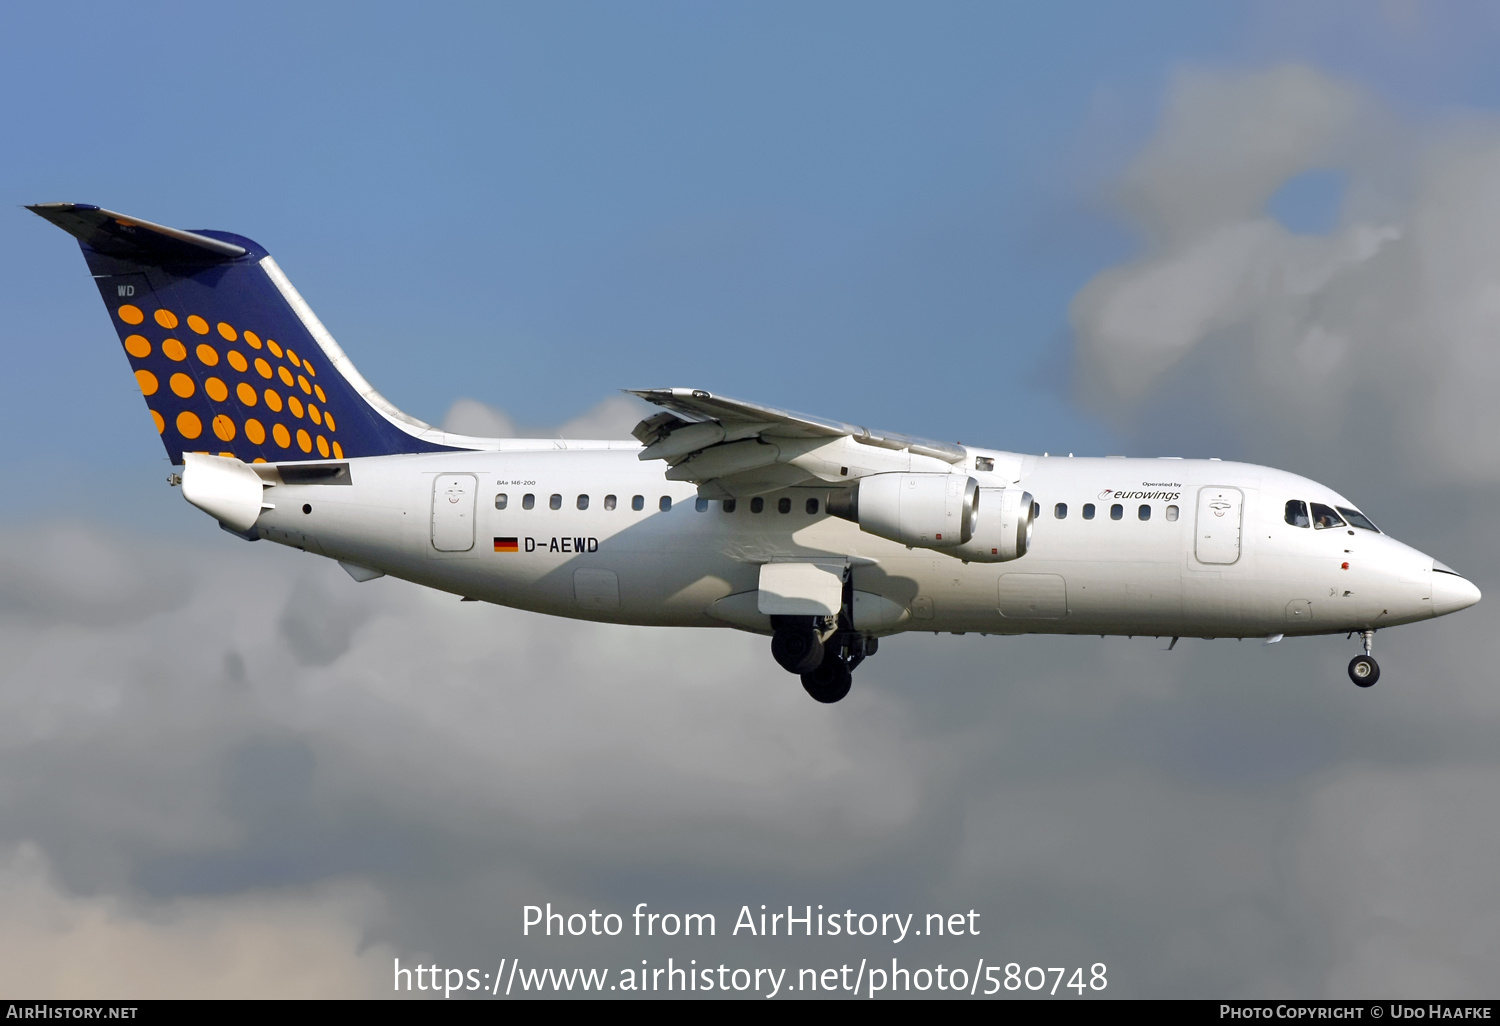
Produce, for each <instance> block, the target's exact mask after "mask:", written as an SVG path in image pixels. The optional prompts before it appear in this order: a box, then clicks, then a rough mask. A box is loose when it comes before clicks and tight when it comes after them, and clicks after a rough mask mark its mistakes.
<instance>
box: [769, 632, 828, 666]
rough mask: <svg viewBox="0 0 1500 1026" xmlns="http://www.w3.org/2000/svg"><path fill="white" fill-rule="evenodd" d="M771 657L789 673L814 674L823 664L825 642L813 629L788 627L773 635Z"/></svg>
mask: <svg viewBox="0 0 1500 1026" xmlns="http://www.w3.org/2000/svg"><path fill="white" fill-rule="evenodd" d="M771 655H772V657H774V658H775V660H776V662H777V663H779V664H780V665H781V668H782V669H783V670H785V671H787V672H788V673H812V672H813V671H814V670H816V669H818V667H820V666H821V665H822V663H823V641H822V639H821V638H819V637H818V635H817V632H816V631H814V630H813V629H812V628H811V627H796V628H794V627H787V628H783V629H782V630H779V631H777V632H776V633H775V634H773V635H771Z"/></svg>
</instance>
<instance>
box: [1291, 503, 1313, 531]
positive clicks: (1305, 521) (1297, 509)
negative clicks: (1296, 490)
mask: <svg viewBox="0 0 1500 1026" xmlns="http://www.w3.org/2000/svg"><path fill="white" fill-rule="evenodd" d="M1286 522H1287V523H1289V524H1291V525H1292V526H1293V527H1311V526H1312V520H1311V519H1309V517H1308V515H1307V503H1305V502H1303V501H1302V500H1301V499H1288V500H1287V503H1286Z"/></svg>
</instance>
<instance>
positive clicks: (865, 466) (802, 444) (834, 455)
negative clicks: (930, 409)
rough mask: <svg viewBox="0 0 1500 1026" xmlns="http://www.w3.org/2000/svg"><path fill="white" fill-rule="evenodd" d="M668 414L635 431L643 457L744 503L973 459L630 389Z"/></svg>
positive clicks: (762, 410) (913, 442)
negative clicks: (780, 492) (795, 489)
mask: <svg viewBox="0 0 1500 1026" xmlns="http://www.w3.org/2000/svg"><path fill="white" fill-rule="evenodd" d="M630 394H631V395H637V396H640V397H641V398H642V399H644V400H646V401H647V402H649V403H653V404H655V405H657V406H660V407H662V408H663V409H664V410H666V411H667V412H665V413H658V414H657V415H656V416H654V417H648V418H647V419H646V420H643V421H641V422H640V423H639V424H637V425H636V427H635V431H634V432H632V433H633V434H634V435H635V437H636V438H638V439H639V440H640V441H641V443H642V444H644V445H645V447H646V448H645V449H643V450H641V454H640V458H641V459H643V460H666V461H667V463H668V464H669V465H670V469H669V470H668V471H667V477H668V478H669V479H671V480H673V481H691V482H693V483H694V484H696V485H697V486H698V494H699V495H700V496H702V497H703V498H706V499H739V498H748V497H750V496H754V495H763V494H765V493H766V492H773V491H776V490H778V489H781V488H792V487H796V486H798V485H819V484H840V483H849V482H853V481H855V480H857V479H858V478H861V477H865V476H868V475H870V474H886V473H893V472H922V471H926V472H932V473H948V472H949V471H951V470H952V469H953V466H954V465H955V464H962V463H964V462H965V461H966V460H967V459H968V450H966V449H965V448H964V447H963V446H961V445H951V444H949V443H947V442H933V441H928V440H926V439H922V438H913V437H911V436H909V435H897V434H892V433H890V432H883V431H871V430H869V429H868V428H862V427H859V426H857V425H854V424H845V423H842V422H840V421H836V420H824V419H822V418H821V417H809V416H806V415H804V414H800V413H789V412H787V411H786V410H777V409H773V408H772V407H769V406H761V405H759V404H757V403H747V402H744V401H743V400H740V399H730V398H728V397H726V396H721V395H713V394H712V393H709V392H705V391H703V390H702V389H696V388H643V389H632V390H630Z"/></svg>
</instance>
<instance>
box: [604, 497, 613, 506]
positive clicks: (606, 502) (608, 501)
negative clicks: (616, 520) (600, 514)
mask: <svg viewBox="0 0 1500 1026" xmlns="http://www.w3.org/2000/svg"><path fill="white" fill-rule="evenodd" d="M604 508H605V509H614V508H615V497H614V496H613V495H606V496H605V497H604Z"/></svg>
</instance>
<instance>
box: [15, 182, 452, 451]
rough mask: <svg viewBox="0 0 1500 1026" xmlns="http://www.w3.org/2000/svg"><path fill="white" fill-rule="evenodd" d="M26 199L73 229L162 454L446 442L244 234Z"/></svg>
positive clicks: (431, 447)
mask: <svg viewBox="0 0 1500 1026" xmlns="http://www.w3.org/2000/svg"><path fill="white" fill-rule="evenodd" d="M27 209H29V210H31V211H33V212H34V213H36V214H38V215H40V216H41V217H44V218H46V219H47V220H48V221H51V222H52V223H53V224H55V225H57V226H58V227H59V228H61V229H63V231H65V232H67V233H68V234H70V235H73V236H75V237H76V238H77V239H78V241H79V245H80V246H81V247H82V249H83V255H84V259H85V260H87V261H88V265H89V271H90V272H92V274H93V276H94V281H95V283H96V284H97V285H98V286H99V294H100V296H101V297H102V298H103V299H104V305H105V307H106V308H107V309H108V310H109V313H110V318H111V319H112V320H113V321H114V325H115V329H116V330H117V331H118V332H119V335H120V342H121V343H122V344H123V345H124V347H125V353H126V355H127V356H128V357H129V359H130V366H131V369H132V370H134V371H135V377H136V381H137V382H138V383H139V384H140V388H141V392H142V393H143V394H144V395H145V397H146V406H147V407H148V408H149V409H150V411H151V416H152V418H153V419H154V420H155V421H156V429H157V431H159V432H160V433H161V438H162V442H163V444H165V445H166V447H167V455H168V456H169V457H170V458H171V460H172V462H173V463H181V462H182V454H183V452H184V451H187V452H207V453H213V454H216V455H223V456H236V457H238V458H239V459H241V460H243V461H245V462H246V463H251V462H271V463H275V462H284V461H287V460H315V459H346V458H352V457H358V456H385V455H390V454H394V453H414V452H438V451H444V450H451V449H453V448H455V447H454V446H452V445H446V444H443V443H442V441H440V439H444V437H445V436H444V435H443V433H442V432H440V431H437V430H435V429H433V428H431V427H429V426H428V425H426V424H423V423H422V422H421V421H419V420H415V419H413V418H411V417H408V416H406V415H405V414H404V413H402V412H401V411H400V410H397V409H396V408H395V407H394V406H392V405H391V404H390V403H389V402H387V401H386V400H385V399H384V398H383V397H382V396H381V395H380V394H379V393H378V392H376V391H375V390H374V389H373V388H371V387H370V385H369V383H368V382H366V381H365V379H364V378H363V377H362V376H360V374H359V372H358V371H357V370H355V369H354V365H353V364H351V363H350V362H349V358H348V357H347V356H345V355H344V352H343V350H342V349H340V348H339V347H338V343H336V342H334V340H333V337H332V336H330V335H329V334H328V331H327V329H325V328H324V327H323V325H322V323H321V322H320V321H319V320H318V318H317V317H316V316H315V315H314V314H313V312H312V310H311V309H310V308H309V307H308V305H307V303H306V302H304V301H303V299H302V297H301V296H300V295H298V294H297V290H296V289H294V288H292V284H291V282H289V281H287V279H286V275H284V274H282V273H281V268H279V267H277V266H276V262H275V261H274V260H272V259H271V257H270V254H268V253H267V252H266V251H265V250H264V249H262V248H261V247H260V246H258V245H256V244H255V243H254V242H251V241H250V240H249V239H246V238H242V237H240V236H238V235H231V234H229V233H228V232H216V231H203V232H185V231H180V230H178V229H175V228H166V227H163V226H161V225H156V224H151V223H150V222H148V221H141V220H139V219H137V218H132V217H125V216H123V215H121V214H115V213H112V212H110V211H108V210H101V209H99V208H98V207H93V206H89V205H87V204H82V203H46V204H38V205H36V206H31V207H28V208H27Z"/></svg>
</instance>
